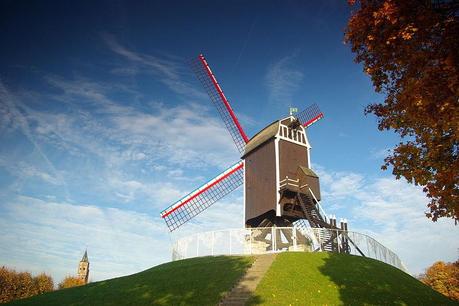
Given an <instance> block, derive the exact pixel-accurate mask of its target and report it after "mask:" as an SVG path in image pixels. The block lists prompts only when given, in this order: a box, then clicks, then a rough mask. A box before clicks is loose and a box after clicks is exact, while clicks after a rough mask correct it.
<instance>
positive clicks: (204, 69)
mask: <svg viewBox="0 0 459 306" xmlns="http://www.w3.org/2000/svg"><path fill="white" fill-rule="evenodd" d="M191 69H192V70H193V72H194V73H195V74H196V77H197V78H198V80H199V81H200V82H201V84H202V86H204V89H205V90H206V92H207V94H208V95H209V97H210V99H211V100H212V102H213V104H214V105H215V107H216V108H217V110H218V113H219V114H220V117H221V118H222V120H223V122H224V123H225V126H226V128H227V129H228V131H229V133H230V135H231V137H232V138H233V141H234V143H235V144H236V147H237V149H238V151H239V153H241V155H242V154H244V149H245V145H246V143H247V142H249V138H248V137H247V135H246V134H245V132H244V130H243V129H242V126H241V124H240V123H239V120H238V119H237V117H236V115H235V114H234V111H233V109H232V108H231V105H230V104H229V102H228V99H227V98H226V97H225V94H224V93H223V91H222V89H221V87H220V85H219V84H218V82H217V79H216V78H215V75H214V74H213V73H212V70H210V67H209V64H208V63H207V61H206V59H205V58H204V56H203V55H202V54H200V55H199V56H198V57H197V58H195V59H194V60H192V61H191Z"/></svg>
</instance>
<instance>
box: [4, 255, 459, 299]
mask: <svg viewBox="0 0 459 306" xmlns="http://www.w3.org/2000/svg"><path fill="white" fill-rule="evenodd" d="M252 262H253V257H236V256H233V257H230V256H218V257H201V258H193V259H188V260H182V261H176V262H171V263H167V264H163V265H160V266H156V267H154V268H151V269H149V270H146V271H143V272H140V273H137V274H133V275H130V276H125V277H120V278H115V279H111V280H107V281H102V282H96V283H91V284H88V285H86V286H82V287H77V288H70V289H64V290H59V291H55V292H51V293H46V294H43V295H40V296H35V297H32V298H29V299H24V300H19V301H16V302H13V303H11V304H10V305H50V306H52V305H200V306H201V305H215V304H216V303H217V302H218V301H219V300H220V299H221V297H222V296H223V294H224V293H225V292H227V291H228V290H229V289H230V288H231V287H232V285H234V284H235V283H236V282H237V280H238V279H239V278H240V277H241V276H242V275H243V274H244V272H245V271H246V269H247V268H248V267H249V266H250V264H251V263H252ZM249 305H416V306H417V305H436V306H437V305H458V304H457V303H455V302H453V301H450V300H449V299H447V298H446V297H444V296H443V295H441V294H439V293H437V292H435V291H433V290H432V289H430V288H429V287H427V286H425V285H424V284H422V283H421V282H419V281H418V280H416V279H415V278H413V277H411V276H410V275H408V274H406V273H404V272H402V271H400V270H398V269H396V268H394V267H392V266H389V265H386V264H384V263H382V262H379V261H376V260H373V259H368V258H362V257H357V256H351V255H342V254H330V253H281V254H278V256H277V258H276V260H275V261H274V263H273V264H272V266H271V267H270V268H269V270H268V271H267V272H266V274H265V276H264V278H263V279H262V281H261V282H260V284H259V285H258V287H257V289H256V291H255V293H254V296H253V297H252V298H251V300H250V301H249Z"/></svg>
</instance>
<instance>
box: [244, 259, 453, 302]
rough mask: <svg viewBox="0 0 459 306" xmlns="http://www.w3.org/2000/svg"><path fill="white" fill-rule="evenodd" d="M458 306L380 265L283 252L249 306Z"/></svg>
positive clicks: (410, 279) (402, 273)
mask: <svg viewBox="0 0 459 306" xmlns="http://www.w3.org/2000/svg"><path fill="white" fill-rule="evenodd" d="M258 304H262V305H458V304H457V303H455V302H453V301H450V300H449V299H447V298H446V297H444V296H443V295H441V294H440V293H437V292H435V291H434V290H432V289H431V288H429V287H427V286H426V285H424V284H423V283H421V282H419V281H418V280H416V279H415V278H413V277H412V276H410V275H408V274H406V273H404V272H402V271H400V270H398V269H396V268H394V267H392V266H389V265H387V264H384V263H382V262H379V261H376V260H373V259H369V258H362V257H357V256H351V255H342V254H330V253H281V254H279V255H278V256H277V258H276V260H275V261H274V263H273V264H272V266H271V267H270V269H269V270H268V271H267V272H266V274H265V276H264V278H263V279H262V281H261V282H260V284H259V285H258V287H257V289H256V292H255V295H254V296H253V297H252V299H251V300H250V302H249V305H258Z"/></svg>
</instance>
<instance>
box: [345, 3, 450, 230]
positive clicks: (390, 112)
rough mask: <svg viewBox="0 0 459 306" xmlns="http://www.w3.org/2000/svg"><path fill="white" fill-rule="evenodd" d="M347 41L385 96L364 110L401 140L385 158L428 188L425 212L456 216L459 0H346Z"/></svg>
mask: <svg viewBox="0 0 459 306" xmlns="http://www.w3.org/2000/svg"><path fill="white" fill-rule="evenodd" d="M349 4H350V5H351V7H352V8H353V13H352V16H351V18H350V19H349V22H348V25H347V28H346V33H345V41H346V42H347V43H349V44H350V45H351V47H352V51H353V52H355V54H356V58H355V60H356V62H358V63H362V64H363V69H364V71H365V72H366V73H367V74H368V75H369V76H370V77H371V80H372V82H373V85H374V88H375V91H376V92H378V93H382V94H384V96H385V100H384V101H383V102H381V103H374V104H371V105H368V106H367V108H366V110H365V113H366V114H368V113H372V114H374V115H376V117H377V119H378V128H379V130H393V131H395V132H396V133H398V134H399V135H400V136H401V142H400V143H399V144H398V145H396V146H395V148H394V149H393V150H391V152H390V153H388V156H387V157H386V158H385V160H384V161H385V164H384V165H383V166H382V168H383V169H384V170H385V169H387V167H389V166H391V167H392V169H393V170H392V173H393V174H394V175H395V176H396V178H397V179H399V178H401V177H404V178H406V179H407V181H408V182H410V183H413V184H415V185H419V186H422V187H423V190H424V192H425V193H426V195H427V197H428V198H429V203H427V207H428V211H427V212H426V216H427V217H428V218H431V219H432V220H433V221H436V220H437V219H438V218H440V217H450V218H453V219H454V220H455V222H456V224H457V221H458V220H459V10H458V7H459V4H458V3H457V1H423V0H387V1H384V0H360V1H358V0H357V1H356V0H353V1H349Z"/></svg>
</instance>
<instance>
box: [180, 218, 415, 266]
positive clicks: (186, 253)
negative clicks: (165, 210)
mask: <svg viewBox="0 0 459 306" xmlns="http://www.w3.org/2000/svg"><path fill="white" fill-rule="evenodd" d="M292 251H293V252H336V253H345V254H352V255H358V256H364V257H370V258H373V259H376V260H379V261H382V262H385V263H387V264H390V265H392V266H394V267H396V268H398V269H400V270H402V271H406V268H405V267H404V265H403V263H402V262H401V260H400V258H399V257H398V256H397V254H395V253H394V252H392V251H391V250H389V249H388V248H387V247H385V246H384V245H382V244H381V243H379V242H378V241H376V240H375V239H373V238H372V237H370V236H368V235H365V234H361V233H358V232H353V231H347V230H339V229H328V228H311V227H299V226H294V227H256V228H242V229H226V230H219V231H210V232H203V233H197V234H194V235H191V236H186V237H182V238H179V239H178V240H177V241H176V242H175V243H174V244H173V248H172V260H180V259H186V258H192V257H199V256H216V255H256V254H266V253H277V252H292Z"/></svg>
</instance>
